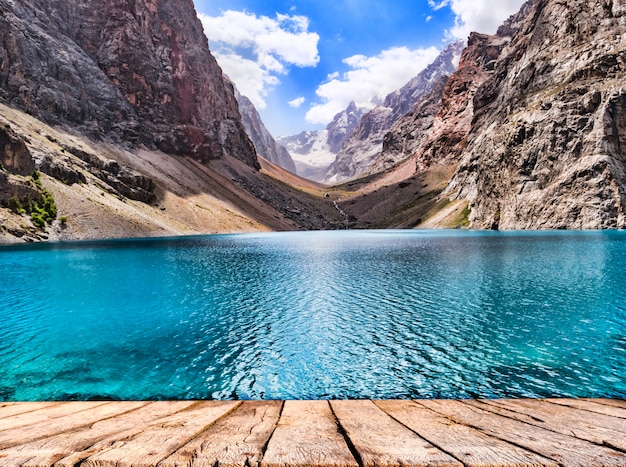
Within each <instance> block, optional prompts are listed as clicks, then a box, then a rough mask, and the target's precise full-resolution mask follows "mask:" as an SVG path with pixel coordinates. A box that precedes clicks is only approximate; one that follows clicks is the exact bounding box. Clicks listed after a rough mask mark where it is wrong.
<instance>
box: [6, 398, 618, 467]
mask: <svg viewBox="0 0 626 467" xmlns="http://www.w3.org/2000/svg"><path fill="white" fill-rule="evenodd" d="M624 440H626V403H625V402H624V401H622V400H612V399H578V400H571V399H546V400H528V399H525V400H480V401H478V400H467V401H442V400H419V401H373V402H372V401H330V402H328V401H287V402H280V401H245V402H236V401H233V402H198V401H180V402H66V403H1V404H0V443H1V444H0V466H11V467H18V466H19V467H22V466H24V467H26V466H28V467H44V466H46V467H47V466H55V467H66V466H67V467H70V466H71V467H75V466H83V467H88V466H93V467H96V466H116V467H124V466H131V465H132V466H156V465H158V466H159V467H179V466H180V467H182V466H185V467H200V466H205V467H215V466H218V467H238V466H241V467H297V466H302V467H305V466H306V467H323V466H329V467H368V466H372V467H373V466H377V467H399V466H402V467H408V466H426V465H428V466H439V467H443V466H451V467H452V466H454V467H461V466H466V467H478V466H481V467H487V466H500V467H505V466H519V467H521V466H550V467H556V466H557V465H559V466H563V467H567V466H580V467H583V466H587V467H589V466H607V467H609V466H623V467H626V446H625V441H624Z"/></svg>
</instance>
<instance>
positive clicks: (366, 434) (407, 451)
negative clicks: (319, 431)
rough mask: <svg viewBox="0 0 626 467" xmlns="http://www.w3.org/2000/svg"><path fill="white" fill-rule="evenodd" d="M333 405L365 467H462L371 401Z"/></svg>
mask: <svg viewBox="0 0 626 467" xmlns="http://www.w3.org/2000/svg"><path fill="white" fill-rule="evenodd" d="M330 405H331V407H332V408H333V411H334V412H335V416H336V417H337V420H338V421H339V424H340V425H341V426H342V427H343V429H344V430H345V432H346V434H347V436H348V438H349V439H350V440H351V441H352V445H353V446H354V448H355V449H356V451H357V452H358V454H359V457H360V458H361V459H360V460H361V463H362V464H363V466H364V467H374V466H377V467H400V466H403V465H420V466H424V467H425V466H441V467H462V464H461V463H460V462H459V461H458V460H456V459H454V458H453V457H451V456H450V455H448V454H446V453H444V452H442V451H440V450H439V449H437V448H436V447H434V446H433V445H432V444H430V443H429V442H427V441H425V440H424V439H423V438H420V437H419V436H417V435H416V434H415V433H414V432H412V431H410V430H408V429H407V428H406V427H404V426H402V425H401V424H400V423H398V422H397V421H395V420H394V419H392V418H391V417H390V416H389V415H387V414H386V413H385V412H383V411H382V410H380V409H379V408H378V407H377V406H376V405H374V403H373V402H371V401H332V402H331V404H330Z"/></svg>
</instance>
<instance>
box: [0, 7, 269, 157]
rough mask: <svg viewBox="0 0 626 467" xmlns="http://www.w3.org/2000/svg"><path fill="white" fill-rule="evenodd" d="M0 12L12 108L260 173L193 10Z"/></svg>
mask: <svg viewBox="0 0 626 467" xmlns="http://www.w3.org/2000/svg"><path fill="white" fill-rule="evenodd" d="M0 11H2V13H3V14H2V15H1V16H0V44H2V45H1V46H0V63H1V66H0V87H1V88H2V91H3V93H2V98H3V99H4V100H5V101H6V102H8V103H10V104H11V105H13V106H16V107H17V108H20V109H23V110H25V111H27V112H28V113H30V114H31V115H34V116H36V117H38V118H40V119H42V120H43V121H45V122H47V123H67V124H69V125H71V126H74V127H76V128H78V129H79V130H80V131H81V132H84V133H86V134H89V135H91V136H93V137H102V135H107V136H109V137H111V138H114V139H116V140H117V141H123V142H131V143H134V144H143V145H146V146H148V147H154V148H158V149H160V150H162V151H164V152H167V153H170V154H191V155H193V156H194V157H196V158H197V159H199V160H208V159H211V158H218V157H220V156H222V155H223V154H225V153H229V154H231V155H235V156H236V157H238V158H240V159H241V160H243V161H245V162H246V163H247V164H249V165H251V166H253V167H257V168H258V167H259V166H258V162H257V160H256V155H255V153H254V149H253V147H252V145H251V143H250V141H249V140H248V138H247V137H245V132H243V127H242V125H241V121H240V117H239V112H238V110H237V101H236V100H235V97H234V94H233V90H232V87H230V86H229V85H228V83H227V82H225V81H224V80H223V79H222V72H221V69H220V67H219V66H218V65H217V62H216V61H215V59H214V58H213V56H212V55H211V54H210V53H209V48H208V43H207V39H206V37H205V35H204V32H203V29H202V25H201V23H200V21H199V19H198V18H197V16H196V13H195V9H194V7H193V1H192V0H150V1H148V0H144V1H133V2H122V1H119V0H105V1H104V2H103V1H95V0H86V1H78V0H68V1H65V2H48V1H44V0H24V1H20V2H14V1H10V0H1V1H0ZM16 31H20V33H19V34H16V33H15V32H16Z"/></svg>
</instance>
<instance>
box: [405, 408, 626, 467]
mask: <svg viewBox="0 0 626 467" xmlns="http://www.w3.org/2000/svg"><path fill="white" fill-rule="evenodd" d="M416 402H417V403H418V404H420V405H423V406H424V407H427V408H430V409H432V410H434V411H435V412H437V413H440V414H441V415H443V416H445V417H449V418H450V419H452V420H453V421H455V422H456V423H461V424H463V425H467V426H469V427H472V428H475V429H478V430H481V431H483V432H484V433H486V434H487V435H489V436H492V437H494V438H498V439H500V440H503V441H506V442H509V443H512V444H516V445H517V446H520V447H523V448H524V449H528V450H530V451H533V452H536V453H537V454H540V455H542V456H544V457H546V458H548V459H551V460H553V461H555V462H557V463H559V464H560V465H567V466H570V467H589V466H592V465H593V466H605V467H608V466H625V465H626V454H624V453H622V452H618V451H616V450H614V449H610V448H607V447H604V446H598V445H595V444H593V443H590V442H589V441H585V440H582V439H579V438H576V437H574V436H566V435H563V434H561V433H556V432H553V431H549V430H546V429H543V428H540V427H538V426H534V425H530V424H527V423H524V422H521V421H519V420H515V419H513V418H509V417H506V416H502V415H498V414H495V413H492V412H489V411H486V410H482V409H480V408H478V407H473V406H472V405H470V402H471V401H463V402H461V401H416Z"/></svg>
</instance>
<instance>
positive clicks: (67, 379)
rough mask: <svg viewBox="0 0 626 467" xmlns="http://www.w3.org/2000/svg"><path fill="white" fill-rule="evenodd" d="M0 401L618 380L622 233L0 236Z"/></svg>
mask: <svg viewBox="0 0 626 467" xmlns="http://www.w3.org/2000/svg"><path fill="white" fill-rule="evenodd" d="M0 271H2V272H1V274H0V318H1V320H2V321H1V323H2V325H1V327H0V400H7V401H14V400H17V401H36V400H86V399H94V398H95V399H108V398H112V399H133V400H134V399H142V400H143V399H151V400H152V399H156V400H159V399H320V398H323V399H331V398H376V399H378V398H383V399H387V398H472V397H488V398H491V397H543V396H567V397H600V396H602V397H626V232H524V233H521V232H471V231H419V230H416V231H337V232H298V233H270V234H242V235H213V236H196V237H182V238H165V239H142V240H116V241H97V242H70V243H49V244H31V245H17V246H4V247H0Z"/></svg>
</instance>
